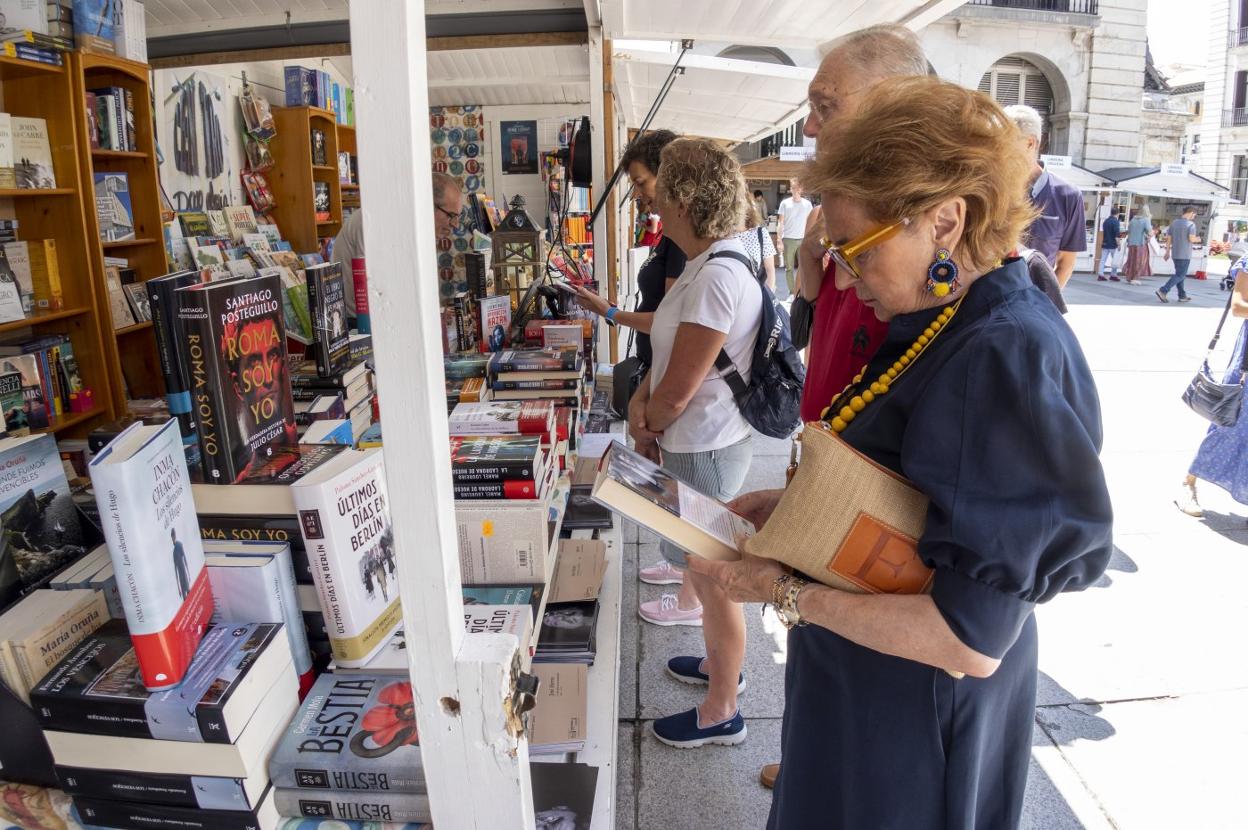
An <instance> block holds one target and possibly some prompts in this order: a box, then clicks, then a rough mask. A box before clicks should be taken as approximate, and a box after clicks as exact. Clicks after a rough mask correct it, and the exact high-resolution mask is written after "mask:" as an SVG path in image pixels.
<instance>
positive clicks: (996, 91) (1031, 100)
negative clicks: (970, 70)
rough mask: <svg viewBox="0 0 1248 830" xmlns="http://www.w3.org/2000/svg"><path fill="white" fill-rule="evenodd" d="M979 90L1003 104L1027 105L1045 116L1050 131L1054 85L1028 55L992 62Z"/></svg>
mask: <svg viewBox="0 0 1248 830" xmlns="http://www.w3.org/2000/svg"><path fill="white" fill-rule="evenodd" d="M979 91H980V92H983V93H986V94H988V95H991V96H992V98H993V100H994V101H996V102H997V103H998V104H1000V105H1001V106H1003V107H1008V106H1009V105H1010V104H1026V105H1027V106H1029V107H1032V108H1033V109H1035V110H1036V112H1038V113H1040V116H1041V117H1042V118H1043V119H1044V134H1045V136H1048V134H1049V116H1051V115H1052V114H1053V88H1052V87H1051V86H1049V79H1048V78H1046V77H1044V73H1043V72H1041V71H1040V69H1039V67H1037V66H1036V65H1035V64H1034V63H1032V62H1031V61H1029V60H1027V59H1026V58H1019V57H1014V56H1009V57H1005V58H1002V59H1001V60H999V61H997V62H996V63H994V64H993V65H992V68H991V69H989V70H988V71H987V72H985V73H984V77H982V78H980V79H979Z"/></svg>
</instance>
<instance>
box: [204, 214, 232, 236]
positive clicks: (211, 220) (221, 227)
mask: <svg viewBox="0 0 1248 830" xmlns="http://www.w3.org/2000/svg"><path fill="white" fill-rule="evenodd" d="M204 215H205V216H207V217H208V227H209V229H210V230H211V232H212V235H213V236H215V237H217V238H218V239H228V238H229V237H230V228H229V226H228V225H226V224H225V211H223V210H206V211H204Z"/></svg>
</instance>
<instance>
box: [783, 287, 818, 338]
mask: <svg viewBox="0 0 1248 830" xmlns="http://www.w3.org/2000/svg"><path fill="white" fill-rule="evenodd" d="M814 323H815V304H814V303H812V302H811V301H810V300H808V299H806V298H805V297H803V296H802V295H801V294H798V295H797V296H795V297H794V298H793V305H792V306H790V308H789V331H790V333H791V334H792V336H793V348H795V349H797V350H798V351H799V352H800V351H801V350H802V349H804V348H806V347H807V346H809V345H810V330H811V328H812V327H813V326H814Z"/></svg>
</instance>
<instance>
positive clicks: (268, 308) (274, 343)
mask: <svg viewBox="0 0 1248 830" xmlns="http://www.w3.org/2000/svg"><path fill="white" fill-rule="evenodd" d="M176 294H177V297H178V317H179V319H180V321H181V325H182V331H183V337H184V338H185V347H186V362H187V369H188V372H187V377H188V380H189V384H190V390H191V407H192V412H193V414H194V416H195V426H196V431H197V432H198V435H199V447H200V452H201V455H202V458H203V470H204V480H205V481H206V482H208V483H211V484H234V483H236V482H238V481H240V480H241V479H242V478H243V477H244V476H246V474H247V471H248V470H250V469H252V468H254V467H258V466H260V465H262V464H264V462H265V461H266V460H268V458H269V457H270V456H271V455H272V454H273V448H274V447H276V446H280V445H290V444H295V443H298V438H297V435H296V430H295V405H294V401H293V400H292V398H291V395H290V374H289V370H288V368H287V361H286V329H285V324H284V322H283V320H282V288H281V283H280V281H279V280H278V278H277V277H275V276H257V277H251V278H248V279H232V280H223V281H220V282H213V283H200V284H195V285H189V286H187V287H185V288H181V289H179V290H178V291H177V292H176Z"/></svg>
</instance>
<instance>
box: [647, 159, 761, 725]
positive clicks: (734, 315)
mask: <svg viewBox="0 0 1248 830" xmlns="http://www.w3.org/2000/svg"><path fill="white" fill-rule="evenodd" d="M655 189H656V194H655V206H656V208H657V209H658V211H659V212H660V213H661V214H662V215H663V226H664V232H665V233H666V234H667V235H668V237H669V238H670V239H671V240H672V241H673V242H674V243H675V244H676V245H677V246H678V247H679V248H680V249H681V250H682V251H684V252H685V254H686V255H687V256H688V257H689V260H688V262H687V264H686V265H685V270H684V272H683V273H682V274H681V275H680V278H679V279H677V280H676V283H675V284H674V285H673V286H672V287H671V289H669V290H668V292H667V294H666V295H665V296H664V298H663V302H662V303H661V304H660V305H659V308H658V310H657V311H655V313H654V319H653V321H652V323H651V326H650V345H651V348H652V350H653V352H654V359H653V363H652V365H651V369H650V374H649V375H648V381H649V382H648V383H643V384H642V385H641V387H640V388H639V389H638V390H637V394H636V395H634V396H633V399H632V401H631V402H630V404H629V408H628V422H629V433H630V434H631V435H632V437H633V439H634V441H635V442H636V446H637V449H638V451H640V452H642V453H644V454H646V455H647V456H649V457H650V458H653V459H655V460H658V461H661V462H662V464H663V468H664V469H666V470H668V471H669V472H671V473H672V474H673V475H675V476H676V477H677V478H679V479H681V480H683V481H685V482H687V483H688V484H690V485H692V486H694V487H696V488H697V489H699V490H702V491H703V492H705V493H708V494H709V495H712V496H715V497H716V498H720V499H724V500H727V499H729V498H731V497H732V496H734V495H735V494H736V492H737V490H739V489H740V488H741V485H742V483H743V482H744V481H745V474H746V472H747V471H748V470H749V467H750V458H751V455H752V449H751V437H750V436H751V434H752V431H751V429H750V425H749V423H748V422H747V421H746V420H745V418H744V417H743V416H742V415H741V412H740V410H739V409H738V408H737V404H736V401H735V400H734V399H733V397H732V391H731V390H730V389H729V388H728V384H727V382H726V381H724V379H723V377H722V376H721V373H720V372H719V370H717V369H716V368H715V359H716V357H717V356H718V355H719V353H720V350H721V349H722V350H723V351H725V352H726V353H727V354H728V357H729V359H731V360H732V363H733V365H734V366H735V367H736V369H737V371H738V372H739V373H740V374H741V375H742V377H744V378H745V379H746V380H747V381H748V380H749V373H750V368H751V367H750V362H751V358H752V357H753V350H754V341H755V338H756V337H757V334H758V326H759V322H760V320H761V318H762V291H761V290H760V289H759V286H758V282H757V281H756V280H755V278H754V274H753V273H752V271H753V269H752V268H750V267H749V266H747V265H746V264H745V263H744V262H741V261H740V260H738V259H735V258H733V257H732V256H731V254H736V255H737V256H742V255H743V254H744V253H745V252H744V249H743V247H742V245H741V243H740V241H739V240H737V239H735V238H734V237H735V236H736V233H737V230H738V229H739V228H741V227H742V225H743V224H744V220H745V213H746V208H747V207H748V204H749V198H748V195H747V194H748V191H747V190H746V189H745V183H744V181H743V179H742V176H741V167H740V165H739V164H738V163H737V160H736V159H735V158H734V157H733V156H732V155H731V154H730V153H727V152H725V151H724V150H723V149H721V148H720V147H719V146H718V145H716V144H714V143H713V142H710V141H706V140H704V139H691V138H682V139H677V140H676V141H673V142H672V143H671V144H668V145H667V146H666V147H665V148H664V149H663V153H662V162H661V164H660V166H659V177H658V182H657V184H656V188H655ZM725 254H729V255H728V256H725ZM662 551H663V556H664V558H665V559H667V561H669V562H670V563H671V564H672V565H675V566H677V567H679V568H683V567H684V564H685V554H684V552H683V551H681V550H680V549H679V548H676V547H675V546H674V545H670V544H666V543H665V544H663V545H662ZM684 579H685V581H686V582H687V583H689V585H690V586H691V589H692V590H691V591H689V592H686V594H687V596H689V597H690V598H691V600H692V602H691V603H689V604H687V605H686V606H685V607H682V606H681V603H680V600H679V599H678V598H677V597H676V596H675V595H670V594H669V595H667V596H665V597H664V598H663V599H662V600H660V601H659V602H656V603H645V604H643V605H642V608H641V613H642V616H643V617H645V618H646V619H647V620H649V621H650V622H654V623H657V624H660V625H690V624H693V625H697V624H698V622H699V621H700V622H701V625H702V631H703V638H704V640H705V641H706V657H705V659H703V658H702V657H700V656H686V657H674V658H672V659H671V660H669V661H668V664H667V671H668V673H669V674H670V675H672V676H673V677H674V678H675V679H676V680H680V681H682V682H685V683H701V684H707V685H708V686H709V688H708V691H707V696H706V699H705V700H704V701H703V703H702V705H701V706H698V707H695V708H693V709H691V710H689V711H688V712H682V713H680V714H677V715H671V716H669V717H666V718H660V719H659V720H657V721H655V722H654V724H653V731H654V734H655V736H656V737H658V738H659V740H661V741H663V742H664V743H667V744H671V745H673V746H679V747H694V746H702V745H704V744H708V743H720V744H735V743H740V742H741V741H743V740H745V733H746V730H745V721H744V720H743V719H742V718H741V714H740V712H739V711H738V709H737V694H738V692H739V690H740V689H741V688H743V687H744V680H743V677H742V675H741V667H742V664H743V663H744V661H745V618H744V615H743V613H742V609H741V606H740V605H739V604H737V603H734V602H732V601H731V600H730V599H729V598H728V595H727V594H726V593H725V592H724V590H723V589H722V588H720V587H719V586H717V585H715V584H714V583H712V582H711V581H710V580H705V579H703V578H702V577H699V576H696V575H694V574H690V573H686V574H685V575H684ZM698 602H700V607H699V606H698V605H694V604H693V603H698Z"/></svg>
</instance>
